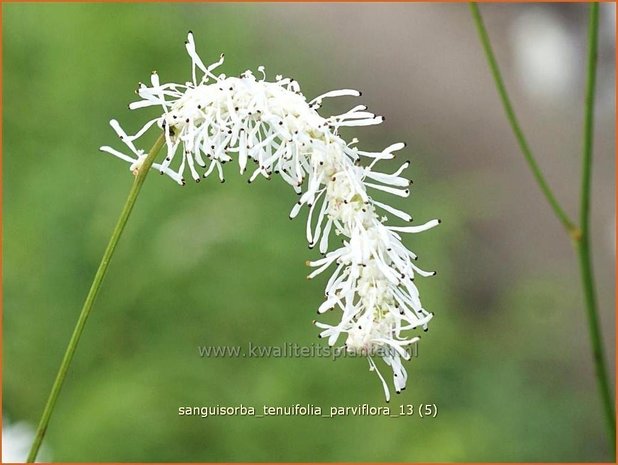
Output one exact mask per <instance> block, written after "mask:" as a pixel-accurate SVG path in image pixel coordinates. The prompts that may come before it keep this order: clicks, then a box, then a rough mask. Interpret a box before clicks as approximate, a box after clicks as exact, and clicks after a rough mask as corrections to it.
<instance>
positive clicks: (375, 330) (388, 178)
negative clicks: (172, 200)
mask: <svg viewBox="0 0 618 465" xmlns="http://www.w3.org/2000/svg"><path fill="white" fill-rule="evenodd" d="M186 47H187V51H188V53H189V56H190V57H191V60H192V81H191V82H187V83H185V84H173V83H168V84H162V83H161V82H160V81H159V77H158V75H157V74H156V73H153V74H152V76H151V85H150V86H147V85H144V84H140V85H139V88H138V91H137V93H138V95H139V96H140V97H141V100H139V101H137V102H134V103H132V104H131V105H130V106H129V107H130V108H131V109H136V108H143V107H148V106H161V108H162V110H163V113H162V115H161V116H159V117H157V118H155V119H153V120H151V121H149V122H148V123H146V125H145V126H144V127H143V128H142V129H141V130H140V131H139V132H138V133H137V134H135V135H128V134H126V133H125V132H124V130H123V129H122V128H121V127H120V125H119V124H118V123H117V122H116V121H114V120H112V121H111V125H112V127H113V128H114V130H115V131H116V133H117V134H118V135H119V136H120V138H121V139H122V141H123V142H124V143H125V144H126V145H127V147H128V148H129V149H130V151H131V152H132V154H133V155H131V156H129V155H125V154H123V153H121V152H118V151H116V150H114V149H112V148H110V147H101V149H102V150H104V151H106V152H109V153H111V154H112V155H115V156H117V157H119V158H121V159H123V160H126V161H128V162H129V163H131V167H130V169H131V171H134V172H135V171H136V169H137V168H139V166H141V163H142V162H143V160H144V157H145V155H144V151H143V150H141V149H138V148H137V147H136V146H135V145H134V142H135V141H136V140H137V139H138V138H139V137H140V136H142V135H143V134H144V133H145V132H146V131H147V130H148V129H150V128H151V127H152V126H154V125H157V126H158V127H160V128H162V129H163V130H164V131H165V137H166V147H167V153H166V156H165V159H164V161H163V162H162V163H155V164H153V165H152V166H153V169H156V170H158V171H160V172H161V174H166V175H168V176H169V177H170V178H172V179H173V180H175V181H176V182H177V183H179V184H184V183H185V176H189V177H191V178H192V179H194V180H195V181H196V182H199V181H200V179H202V178H205V177H207V176H209V175H210V174H212V173H214V172H215V171H216V174H217V176H218V177H219V179H220V180H221V182H223V181H224V180H225V178H224V175H223V165H224V164H225V163H227V162H228V161H231V160H232V159H234V158H236V159H237V160H238V164H239V166H240V172H241V173H244V172H245V171H247V170H249V171H250V172H251V174H250V176H249V182H252V181H253V180H255V179H256V178H257V177H259V176H262V177H265V178H270V177H271V176H272V175H273V174H278V175H280V176H281V178H282V179H283V180H284V181H285V182H287V183H288V184H290V185H291V186H292V188H293V189H294V190H295V191H296V193H297V194H299V199H298V202H297V203H296V204H295V205H294V206H293V208H292V211H291V213H290V218H294V217H295V216H297V215H298V213H299V211H300V210H301V208H302V207H304V206H306V207H307V209H308V219H307V230H306V236H307V241H308V242H309V246H310V247H314V246H317V247H318V249H319V251H320V253H321V254H322V255H323V258H321V259H319V260H315V261H311V262H308V264H309V265H310V266H311V267H314V268H315V270H314V271H313V272H312V273H311V274H310V275H309V276H308V278H310V279H311V278H313V277H314V276H316V275H318V274H320V273H322V272H323V271H325V270H326V269H327V268H330V267H334V268H335V271H334V273H333V275H332V276H331V278H330V279H329V281H328V284H327V286H326V292H325V296H326V299H325V301H324V303H323V304H322V305H321V306H320V307H319V309H318V312H319V313H323V312H326V311H328V310H333V309H336V310H338V311H340V312H341V321H340V322H339V323H338V324H336V325H328V324H324V323H319V322H317V323H316V325H317V326H318V327H319V328H321V329H322V331H321V333H320V337H325V338H327V339H328V343H329V344H330V345H334V344H336V343H337V341H338V339H339V336H340V335H341V334H342V333H344V334H346V335H347V336H346V339H345V343H346V346H347V349H348V350H349V351H350V352H362V351H365V352H366V353H367V355H368V359H369V363H370V368H371V370H376V371H377V368H376V365H375V363H374V361H373V360H372V357H371V356H372V354H377V353H378V352H379V354H380V356H381V357H382V358H383V360H384V361H385V363H386V364H387V365H389V366H391V368H392V369H393V381H394V385H395V390H396V391H397V392H400V391H401V390H402V389H404V388H405V385H406V378H407V374H406V370H405V369H404V367H403V366H402V363H401V358H404V359H406V360H407V359H409V357H410V356H409V354H408V352H407V351H406V346H408V345H410V344H412V343H414V342H416V341H417V340H418V337H413V336H411V335H410V334H409V333H410V331H411V330H413V329H416V328H423V329H425V330H426V329H427V323H428V322H429V320H431V318H432V316H433V314H432V313H429V312H427V311H426V310H425V309H424V308H423V307H422V304H421V301H420V299H419V294H418V291H417V288H416V286H415V285H414V282H413V280H414V277H415V276H416V275H420V276H432V275H434V274H435V273H433V272H426V271H423V270H421V269H420V268H418V267H417V266H416V265H415V264H414V260H416V255H415V254H414V253H412V252H411V251H409V250H408V249H407V248H406V247H405V246H404V245H403V244H402V242H401V237H400V233H417V232H421V231H425V230H427V229H429V228H432V227H434V226H436V225H437V224H438V223H439V220H432V221H429V222H428V223H425V224H423V225H420V226H387V225H386V224H385V223H384V221H385V220H386V218H385V217H384V216H383V215H384V213H386V214H389V215H392V216H394V217H397V218H399V219H401V220H403V221H406V222H411V221H412V217H411V216H410V215H408V214H407V213H405V212H402V211H400V210H397V209H395V208H393V207H391V206H389V205H386V204H384V203H381V202H378V201H376V200H373V199H372V197H371V195H370V194H369V192H368V191H369V190H377V191H383V192H387V193H390V194H393V195H397V196H400V197H407V196H408V195H409V194H410V190H409V185H410V181H409V180H408V179H406V178H404V177H403V176H402V172H403V171H404V170H405V169H406V168H407V167H408V166H409V162H405V163H403V164H402V165H401V167H400V168H399V169H398V170H396V171H395V172H394V173H381V172H379V171H376V170H375V169H374V168H375V165H376V163H377V162H378V161H380V160H388V159H392V158H394V156H395V155H394V152H396V151H398V150H401V149H403V148H404V147H405V144H403V143H397V144H393V145H391V146H389V147H387V148H385V149H384V150H382V151H381V152H365V151H361V150H359V149H358V148H357V147H355V144H356V142H357V140H353V141H352V142H351V143H346V142H345V141H344V140H343V139H342V138H341V137H340V136H339V135H338V129H339V128H340V127H344V126H368V125H374V124H379V123H381V122H382V121H383V118H382V117H381V116H376V115H374V114H373V113H370V112H368V111H367V108H366V107H365V106H363V105H358V106H355V107H354V108H352V109H351V110H349V111H347V112H345V113H343V114H340V115H336V116H330V117H328V118H323V117H322V116H320V115H319V114H318V112H317V110H318V109H319V108H320V106H321V104H322V101H323V100H324V99H326V98H331V97H338V96H359V95H360V92H358V91H356V90H350V89H344V90H337V91H331V92H327V93H325V94H323V95H321V96H319V97H317V98H315V99H313V100H312V101H310V102H307V100H306V99H305V97H304V96H303V94H302V93H301V92H300V86H299V85H298V83H297V82H296V81H294V80H293V79H291V78H283V77H281V76H277V77H276V80H275V82H268V81H266V76H265V74H264V70H263V67H259V68H258V70H259V72H260V73H261V77H260V78H256V77H255V76H254V75H253V73H251V71H246V72H245V73H243V74H242V75H241V76H240V77H227V76H225V75H224V74H219V75H215V74H214V70H215V69H216V68H217V67H219V66H220V65H221V64H222V63H223V55H222V56H221V58H220V60H219V61H217V62H216V63H214V64H212V65H210V66H206V65H204V63H203V62H202V60H201V59H200V58H199V56H198V55H197V53H196V51H195V42H194V40H193V35H192V34H191V33H189V35H188V40H187V42H186ZM200 76H201V77H200ZM361 157H363V158H366V159H369V160H370V163H369V165H368V166H361ZM249 162H253V164H254V166H252V165H250V163H249ZM331 233H334V234H336V235H338V236H340V237H341V238H342V239H343V245H342V246H341V247H339V248H337V249H335V250H330V247H329V240H330V239H331V235H332V234H331ZM329 250H330V251H329ZM378 375H379V376H380V379H381V380H382V382H383V385H384V391H385V394H386V399H387V400H389V397H390V395H389V390H388V386H387V383H386V382H385V380H384V378H383V377H382V375H381V374H380V373H379V372H378Z"/></svg>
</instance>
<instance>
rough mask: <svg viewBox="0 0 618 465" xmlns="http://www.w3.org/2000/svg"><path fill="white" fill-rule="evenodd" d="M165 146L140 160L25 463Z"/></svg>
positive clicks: (155, 147)
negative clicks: (111, 262)
mask: <svg viewBox="0 0 618 465" xmlns="http://www.w3.org/2000/svg"><path fill="white" fill-rule="evenodd" d="M164 143H165V137H164V136H163V135H160V136H159V138H158V139H157V141H156V142H155V144H154V145H153V146H152V148H151V149H150V152H148V155H147V157H146V159H145V160H144V162H143V164H142V166H141V167H140V168H139V170H138V172H137V175H136V176H135V180H134V181H133V186H132V187H131V190H130V191H129V197H128V198H127V201H126V202H125V204H124V207H123V209H122V213H121V214H120V218H118V222H117V223H116V227H115V228H114V231H113V232H112V237H111V238H110V240H109V243H108V244H107V248H106V249H105V253H104V254H103V258H102V259H101V263H100V264H99V268H98V270H97V272H96V274H95V276H94V280H93V281H92V285H91V286H90V290H89V291H88V295H87V296H86V301H85V302H84V306H83V307H82V311H81V313H80V314H79V318H78V320H77V324H76V325H75V329H74V330H73V334H72V336H71V339H70V341H69V345H68V347H67V350H66V352H65V353H64V358H63V359H62V363H61V364H60V369H59V370H58V374H57V375H56V380H55V381H54V384H53V386H52V389H51V392H50V393H49V398H48V399H47V403H46V404H45V409H44V410H43V415H42V416H41V420H40V422H39V426H38V427H37V430H36V435H35V437H34V442H33V443H32V448H31V449H30V454H28V463H33V462H34V461H35V460H36V457H37V454H38V453H39V449H40V448H41V443H42V442H43V438H44V437H45V432H46V431H47V426H48V425H49V420H50V418H51V415H52V413H53V411H54V407H55V405H56V401H57V400H58V395H59V394H60V390H61V389H62V384H63V383H64V379H65V378H66V375H67V372H68V370H69V367H70V365H71V361H72V360H73V356H74V355H75V349H76V348H77V343H78V342H79V338H80V337H81V335H82V332H83V331H84V326H85V325H86V320H87V319H88V316H89V315H90V311H91V310H92V305H93V304H94V301H95V299H96V297H97V294H98V293H99V289H100V288H101V283H102V282H103V278H104V277H105V273H106V272H107V267H108V266H109V262H110V261H111V259H112V255H113V254H114V250H115V249H116V245H117V244H118V240H119V239H120V236H121V234H122V232H123V230H124V227H125V225H126V224H127V220H128V219H129V216H130V215H131V210H132V209H133V205H134V204H135V200H137V196H138V194H139V192H140V190H141V188H142V184H144V180H145V179H146V176H147V175H148V171H149V170H150V167H151V166H152V163H153V161H154V158H155V156H156V155H157V153H158V152H159V150H161V147H163V144H164Z"/></svg>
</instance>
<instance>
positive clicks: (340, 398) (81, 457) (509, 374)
mask: <svg viewBox="0 0 618 465" xmlns="http://www.w3.org/2000/svg"><path fill="white" fill-rule="evenodd" d="M261 8H263V6H262V5H215V4H203V5H198V4H191V5H172V4H135V5H128V4H107V5H104V4H74V5H57V4H8V5H7V4H5V5H3V42H4V50H3V58H4V70H3V80H4V83H3V84H4V89H3V103H4V114H3V118H4V146H3V162H4V163H3V198H4V203H3V210H4V247H3V258H4V263H3V278H4V281H3V285H4V302H3V303H4V321H3V324H4V327H3V332H4V341H3V369H4V373H3V375H4V376H3V380H4V385H3V389H4V394H3V402H4V412H5V414H8V415H9V416H10V417H11V418H12V419H14V420H15V421H17V420H27V421H29V422H30V423H31V424H35V423H36V422H37V421H38V418H39V415H40V413H41V411H42V408H43V405H44V402H45V399H46V396H47V394H48V391H49V389H50V386H51V383H52V380H53V377H54V376H55V373H56V370H57V368H58V365H59V363H60V360H61V357H62V354H63V352H64V350H65V347H66V344H67V342H68V339H69V336H70V333H71V331H72V328H73V325H74V323H75V320H76V318H77V315H78V312H79V309H80V306H81V303H82V301H83V298H84V296H85V294H86V292H87V290H88V287H89V285H90V282H91V279H92V277H93V273H94V271H95V269H96V266H97V265H98V261H99V259H100V256H101V254H102V252H103V249H104V246H105V243H106V241H107V239H108V236H109V234H110V232H111V230H112V228H113V225H114V222H115V220H116V217H117V215H118V213H119V211H120V208H121V205H122V203H123V202H124V199H125V197H126V194H127V192H128V189H129V186H130V184H131V181H132V178H131V175H130V173H129V171H128V166H127V165H126V164H124V163H122V162H120V161H118V160H116V159H114V158H113V157H111V156H108V155H105V154H101V153H100V152H99V151H98V147H99V146H100V145H113V146H116V147H118V148H120V147H121V143H120V142H119V141H117V140H116V139H115V136H114V134H113V131H112V130H111V128H110V127H109V126H108V120H109V119H110V118H112V117H113V118H117V119H119V120H120V121H121V123H122V124H123V125H124V126H125V127H126V128H127V129H128V130H131V131H133V130H137V129H138V128H139V127H140V126H141V123H142V122H144V121H146V117H147V116H149V115H153V114H154V113H152V111H151V112H150V113H149V111H148V110H144V111H140V112H130V111H129V110H128V109H127V103H128V102H129V101H131V100H132V99H133V98H134V95H133V89H135V87H136V84H137V82H138V81H139V80H145V79H148V76H149V73H150V72H151V71H152V70H153V69H156V70H157V71H158V73H159V75H160V76H161V77H162V79H164V80H174V81H182V80H186V79H188V78H189V76H190V74H189V59H188V58H187V56H186V54H185V53H184V47H183V41H184V39H185V34H186V32H187V30H189V29H192V30H193V31H194V32H195V34H196V37H197V42H198V48H199V50H200V52H201V54H202V56H203V57H204V59H205V61H207V60H209V59H213V60H214V59H215V58H216V57H218V55H219V53H220V52H222V51H223V52H225V54H226V63H225V65H224V68H223V70H224V71H223V72H226V73H227V74H237V73H239V72H242V71H243V70H244V69H246V68H253V69H256V68H257V66H258V65H261V64H264V65H267V71H268V72H270V73H271V74H270V75H271V76H273V75H274V74H278V73H282V74H291V75H293V77H294V78H296V79H297V80H298V81H299V82H300V83H301V85H302V86H303V89H304V91H305V93H306V94H307V96H312V95H315V94H316V93H319V92H322V91H326V90H330V89H331V88H332V87H333V84H331V81H330V80H329V79H330V76H332V75H333V74H336V73H337V68H338V66H339V64H338V63H337V62H329V63H327V62H324V61H323V60H321V56H320V52H319V51H320V50H321V49H326V48H328V47H330V46H331V44H330V43H329V41H328V37H325V36H323V35H318V34H316V35H315V36H312V37H301V38H299V37H290V38H289V41H290V44H291V45H290V46H289V47H287V48H286V47H285V46H278V47H276V48H273V49H271V48H270V47H268V46H262V44H261V42H260V41H261V38H263V37H264V36H267V35H268V20H266V19H264V18H262V20H261V21H259V22H256V21H255V18H256V17H259V16H260V15H261ZM273 21H274V20H273ZM291 30H293V28H291ZM278 39H279V40H283V41H285V40H288V39H287V38H285V37H284V38H278ZM347 53H348V54H350V53H351V54H354V53H358V57H357V58H355V59H357V60H363V55H362V50H358V51H354V50H348V51H347ZM352 56H354V55H352ZM348 58H349V55H348ZM360 63H362V62H360V61H359V63H358V65H359V66H362V67H371V66H373V64H372V63H371V62H370V61H367V62H366V63H364V64H360ZM419 66H421V64H420V63H419ZM379 71H380V70H379V69H376V73H379ZM455 79H456V77H455ZM359 82H360V81H359ZM360 84H361V85H362V82H360ZM401 85H402V88H403V89H405V83H401ZM405 91H406V92H412V90H409V89H406V90H405ZM370 98H373V99H374V100H378V101H379V99H380V96H379V95H374V96H370ZM350 103H351V101H350V100H345V99H342V101H341V102H337V103H335V104H333V107H334V108H344V107H345V106H346V105H348V104H350ZM372 109H374V110H375V111H376V112H380V113H382V114H385V115H386V116H387V123H386V124H385V125H383V126H382V127H379V128H377V129H375V128H371V129H366V130H358V131H356V130H355V131H348V132H347V133H346V134H349V135H350V137H352V136H358V137H359V138H360V139H361V145H363V146H364V147H368V148H370V149H377V148H380V147H381V146H383V145H388V144H389V143H391V142H394V141H397V140H400V139H404V140H407V141H408V143H409V148H408V149H407V150H408V152H409V156H412V155H414V163H413V166H412V168H411V169H410V173H411V176H412V177H413V178H414V181H415V184H414V190H413V195H412V197H411V198H409V199H406V200H396V201H393V203H394V205H395V206H396V207H399V208H404V209H406V210H407V211H410V212H411V213H412V214H413V215H414V217H415V218H416V219H417V220H418V221H422V220H426V219H430V218H433V217H440V218H442V219H443V224H442V225H441V227H440V228H437V229H435V230H433V231H431V232H428V233H426V234H424V235H417V236H414V237H412V238H409V240H407V244H408V245H409V246H410V247H411V248H412V250H415V251H418V253H419V255H420V262H421V263H422V264H423V265H424V266H425V267H426V268H429V269H437V270H438V276H437V277H436V278H433V279H426V280H421V281H419V283H418V284H419V287H420V290H421V293H422V296H423V299H424V303H425V305H426V306H427V308H428V309H429V310H432V311H435V312H436V318H435V320H434V321H433V322H432V325H431V329H430V331H429V333H428V334H427V335H423V337H422V340H421V344H420V347H419V357H418V359H414V360H413V361H412V362H411V363H409V364H408V365H407V367H408V370H409V373H410V380H409V386H408V389H407V390H406V391H405V392H404V393H403V394H402V395H400V396H397V397H395V398H394V400H393V401H392V402H391V407H392V409H393V410H395V411H396V410H398V408H399V407H398V406H399V405H400V404H404V403H413V404H418V403H421V402H422V403H427V402H428V403H435V404H437V405H438V408H439V414H438V417H437V418H436V419H420V418H419V417H418V416H414V417H411V418H379V417H354V416H350V417H345V418H333V419H327V418H319V417H317V418H314V417H269V418H261V419H257V418H246V417H221V418H215V417H213V418H200V417H181V416H178V407H180V406H206V405H222V406H228V405H229V406H234V405H239V404H244V405H247V406H249V405H250V406H255V407H258V408H261V406H262V405H265V404H266V405H273V406H289V405H293V404H296V403H299V404H303V405H305V404H314V405H319V406H321V407H322V408H323V409H325V410H328V408H329V407H330V406H331V405H334V406H354V405H358V404H363V403H369V404H371V405H384V400H383V394H382V389H381V386H380V384H379V380H378V378H377V377H376V376H375V375H374V374H372V373H369V372H368V366H367V363H366V361H364V360H362V359H346V360H337V361H334V362H333V361H330V360H328V359H320V358H294V359H290V358H287V359H283V358H282V359H278V358H262V359H253V358H252V359H250V358H217V359H206V358H200V356H199V354H198V346H199V345H217V344H221V345H231V346H233V345H243V346H246V345H247V344H248V343H249V341H250V342H251V343H253V344H258V345H283V344H285V343H297V344H299V345H311V344H323V343H324V342H323V341H320V340H319V339H317V337H316V335H317V331H316V329H315V328H314V327H313V326H312V320H313V318H314V317H315V309H316V308H317V306H318V305H319V303H320V302H321V293H322V290H323V287H324V284H325V281H324V279H325V278H323V277H322V278H321V279H316V280H315V281H311V282H307V281H306V280H305V274H306V272H307V268H306V267H305V265H304V261H305V260H306V259H308V258H312V257H315V256H316V255H317V252H316V251H310V250H308V249H307V247H306V245H305V241H304V223H303V219H304V216H303V219H299V220H297V221H294V222H291V221H289V220H288V215H287V213H288V210H289V208H290V207H291V206H292V204H293V202H294V201H295V196H294V194H293V192H291V191H290V189H289V188H288V187H287V186H286V185H284V184H283V183H282V182H280V181H278V180H273V181H270V182H268V181H265V180H260V181H259V182H256V183H255V184H253V185H251V186H249V185H248V184H247V183H246V182H245V179H243V178H241V177H240V175H238V174H237V173H236V170H235V168H234V167H232V166H228V167H227V168H228V170H227V177H228V182H227V183H225V184H223V185H221V184H219V183H218V182H216V180H215V179H208V180H207V181H205V182H202V183H200V184H199V185H196V184H192V183H190V184H189V185H187V186H186V187H184V188H180V187H179V186H177V185H175V184H174V183H173V182H172V181H170V180H169V179H167V178H164V177H160V176H155V175H151V176H150V177H149V178H148V179H147V182H146V185H145V187H144V189H143V192H142V194H141V196H140V198H139V200H138V203H137V206H136V209H135V211H134V213H133V215H132V217H131V219H130V221H129V225H128V227H127V229H126V231H125V234H124V236H123V238H122V240H121V243H120V245H119V248H118V250H117V253H116V256H115V257H114V260H113V262H112V265H111V268H110V272H109V275H108V276H107V278H106V280H105V283H104V286H103V288H102V291H101V294H100V296H99V299H98V301H97V303H96V306H95V309H94V312H93V314H92V316H91V318H90V320H89V321H88V325H87V327H86V330H85V333H84V334H83V338H82V341H81V343H80V345H79V348H78V351H77V355H76V357H75V360H74V364H73V366H72V367H71V370H70V375H69V377H68V379H67V382H66V384H65V386H64V389H63V392H62V395H61V397H60V400H59V402H58V404H57V408H56V411H55V413H54V417H53V419H52V421H51V424H50V428H49V431H48V435H47V441H46V445H47V446H48V448H49V450H50V453H51V456H52V458H53V459H54V460H57V461H313V460H318V461H458V460H465V461H487V460H490V461H566V460H575V461H586V460H608V459H609V457H608V455H607V454H606V453H605V452H604V451H605V450H606V448H605V441H604V437H603V429H602V427H603V424H602V417H601V413H600V407H599V404H598V399H597V397H596V391H595V390H594V385H593V384H592V381H591V379H592V376H593V373H592V368H591V366H590V365H589V363H588V361H589V358H588V353H587V351H588V346H587V344H586V339H585V332H584V331H585V330H584V329H583V328H581V329H576V328H574V327H573V325H572V324H571V321H570V318H569V317H568V314H570V313H577V312H579V310H580V306H579V301H580V298H581V296H580V294H579V288H578V285H577V283H575V282H573V281H572V280H571V279H570V276H571V275H565V274H562V273H561V272H560V271H559V270H562V269H566V268H569V267H572V266H574V262H573V261H572V257H565V258H562V259H560V260H558V261H557V262H556V263H548V264H547V268H546V269H535V270H528V271H526V272H522V270H521V269H514V268H513V267H512V266H509V263H508V260H507V259H506V258H505V257H501V256H499V255H496V256H494V255H493V252H492V250H493V249H492V247H493V246H492V244H491V242H483V239H480V238H479V235H478V234H477V231H476V230H475V227H479V226H478V225H487V224H491V223H492V222H500V221H502V219H503V218H504V213H503V212H502V210H501V208H500V206H499V205H498V204H496V202H494V201H493V199H491V198H489V199H488V198H487V192H485V191H484V189H492V188H493V187H494V186H496V184H497V183H499V179H498V180H497V179H496V178H494V177H490V176H489V175H485V174H484V172H482V171H481V172H478V173H476V174H474V175H472V174H470V172H469V171H468V172H467V173H466V172H465V171H464V172H462V174H461V175H459V176H450V177H449V178H447V179H441V178H439V177H437V176H434V175H433V174H432V163H433V160H435V158H434V157H435V155H436V154H435V153H432V151H431V150H429V149H427V148H423V147H428V146H429V145H428V144H427V141H426V140H425V141H423V142H422V143H421V141H419V140H417V139H416V138H415V136H414V135H412V136H411V135H410V134H401V133H398V132H397V131H396V130H395V129H394V128H395V127H396V126H394V125H389V122H388V115H389V108H384V107H383V108H377V107H376V108H372ZM327 111H328V110H327ZM410 111H412V109H411V110H410ZM445 111H446V110H445ZM445 117H448V111H446V113H445ZM155 137H156V135H155V134H153V135H152V140H153V141H154V139H155ZM144 148H145V149H147V148H148V147H144ZM403 156H404V157H405V156H406V155H405V154H404V155H403ZM393 166H394V165H393ZM462 193H465V198H463V197H462ZM540 202H541V201H540V200H539V208H542V207H541V204H540ZM481 237H482V236H481ZM485 237H487V236H485ZM471 250H475V251H480V254H481V256H480V257H479V256H478V255H476V256H471V254H470V251H471ZM483 253H484V254H485V257H483V256H482V254H483ZM526 253H529V252H526ZM483 258H485V263H488V262H489V263H493V268H487V269H483V270H478V269H477V268H476V267H475V265H474V260H476V259H483ZM556 270H558V272H556ZM496 274H498V275H501V276H506V278H505V279H506V280H507V281H508V283H509V285H508V286H503V287H502V288H501V289H500V292H495V291H491V290H490V289H489V288H490V287H491V286H492V277H493V276H494V275H496ZM484 281H486V282H487V289H486V288H485V286H484V284H483V282H484ZM479 283H480V284H479ZM582 333H583V334H582ZM573 341H578V342H577V343H576V344H573ZM581 353H583V354H584V355H581ZM582 379H584V380H585V381H584V382H582V381H581V380H582Z"/></svg>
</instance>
